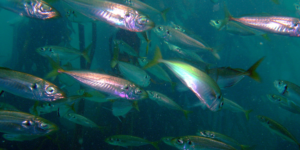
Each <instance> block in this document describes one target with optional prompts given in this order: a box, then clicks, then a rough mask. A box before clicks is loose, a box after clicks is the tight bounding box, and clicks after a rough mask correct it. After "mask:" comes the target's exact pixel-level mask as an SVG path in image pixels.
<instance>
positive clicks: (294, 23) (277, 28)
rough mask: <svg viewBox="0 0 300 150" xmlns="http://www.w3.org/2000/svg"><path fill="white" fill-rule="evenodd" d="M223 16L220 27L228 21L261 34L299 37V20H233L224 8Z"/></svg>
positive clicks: (282, 17)
mask: <svg viewBox="0 0 300 150" xmlns="http://www.w3.org/2000/svg"><path fill="white" fill-rule="evenodd" d="M225 16H226V17H225V21H224V23H222V26H224V25H226V24H227V22H228V21H235V22H239V23H241V24H243V25H245V26H248V27H251V28H253V29H256V30H260V31H262V32H268V33H274V34H280V35H287V36H300V20H299V19H298V18H293V17H287V16H245V17H240V18H234V17H232V16H231V14H230V13H229V11H228V10H227V8H226V7H225Z"/></svg>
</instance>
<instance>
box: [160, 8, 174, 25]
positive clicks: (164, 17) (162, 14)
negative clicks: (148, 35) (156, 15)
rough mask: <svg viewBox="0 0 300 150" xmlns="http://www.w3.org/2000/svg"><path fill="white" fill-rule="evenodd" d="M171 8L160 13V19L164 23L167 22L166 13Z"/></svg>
mask: <svg viewBox="0 0 300 150" xmlns="http://www.w3.org/2000/svg"><path fill="white" fill-rule="evenodd" d="M170 9H171V8H167V9H165V10H163V11H161V12H160V14H161V16H162V18H163V19H164V21H165V22H166V21H167V17H166V13H167V12H169V11H170Z"/></svg>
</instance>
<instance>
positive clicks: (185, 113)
mask: <svg viewBox="0 0 300 150" xmlns="http://www.w3.org/2000/svg"><path fill="white" fill-rule="evenodd" d="M182 112H183V114H184V117H185V118H186V119H188V114H190V113H192V111H189V110H184V109H183V110H182Z"/></svg>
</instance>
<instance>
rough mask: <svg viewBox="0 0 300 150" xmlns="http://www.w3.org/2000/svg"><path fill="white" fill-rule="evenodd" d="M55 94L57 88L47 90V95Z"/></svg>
mask: <svg viewBox="0 0 300 150" xmlns="http://www.w3.org/2000/svg"><path fill="white" fill-rule="evenodd" d="M54 92H55V88H54V87H51V86H50V87H48V88H47V89H46V93H47V94H53V93H54Z"/></svg>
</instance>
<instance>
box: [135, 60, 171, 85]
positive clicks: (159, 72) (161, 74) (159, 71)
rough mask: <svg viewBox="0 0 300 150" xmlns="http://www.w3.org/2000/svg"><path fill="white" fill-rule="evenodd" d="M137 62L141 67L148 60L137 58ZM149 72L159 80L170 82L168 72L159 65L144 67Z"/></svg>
mask: <svg viewBox="0 0 300 150" xmlns="http://www.w3.org/2000/svg"><path fill="white" fill-rule="evenodd" d="M138 62H139V64H140V66H141V67H144V66H146V65H147V64H148V63H149V61H148V59H147V58H138ZM146 71H148V72H149V73H150V74H152V75H154V76H155V77H157V78H158V79H160V80H163V81H166V82H170V83H172V79H171V77H170V76H169V74H168V73H167V72H166V71H165V70H164V69H163V68H162V67H161V66H159V65H154V66H152V67H149V68H147V69H146Z"/></svg>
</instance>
